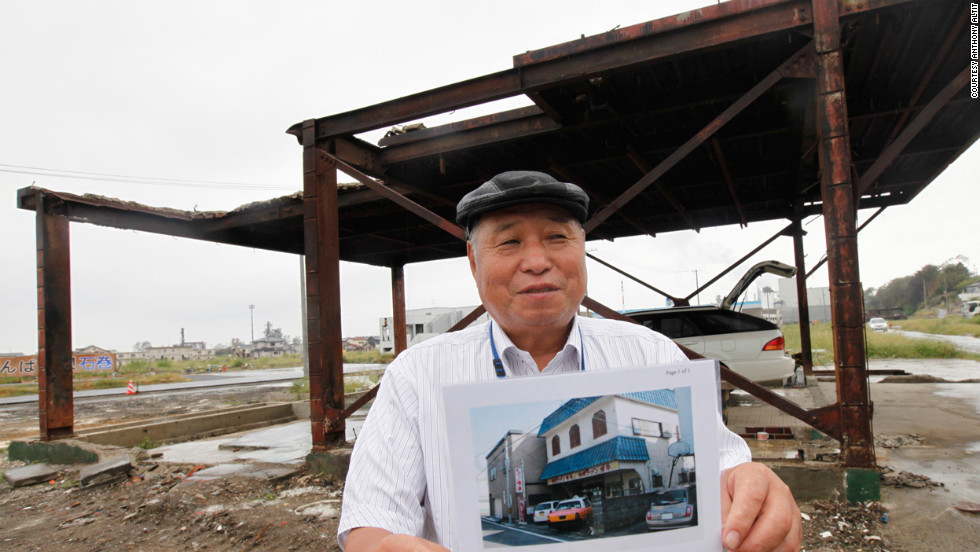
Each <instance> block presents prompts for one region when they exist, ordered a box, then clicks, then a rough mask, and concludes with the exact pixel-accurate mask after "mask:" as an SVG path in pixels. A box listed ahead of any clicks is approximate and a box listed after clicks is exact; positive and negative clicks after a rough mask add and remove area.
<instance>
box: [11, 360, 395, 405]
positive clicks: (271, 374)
mask: <svg viewBox="0 0 980 552" xmlns="http://www.w3.org/2000/svg"><path fill="white" fill-rule="evenodd" d="M383 367H384V366H383V365H379V364H345V365H344V373H354V372H359V371H363V370H374V369H379V368H383ZM302 377H303V367H302V366H298V367H295V368H269V369H266V370H242V371H238V372H212V373H210V374H208V373H194V374H187V378H188V379H190V380H191V381H187V382H181V383H158V384H154V385H141V386H140V387H139V392H140V394H145V393H171V392H175V391H189V390H193V389H202V388H209V387H231V386H242V385H275V384H279V385H282V386H287V385H289V384H290V383H291V382H292V381H293V380H295V379H299V378H302ZM125 394H126V388H125V387H118V388H115V389H89V390H85V391H75V393H74V397H75V398H76V399H83V398H90V397H111V396H114V395H125ZM37 399H38V396H37V395H21V396H18V397H6V398H0V405H11V404H26V403H36V402H37Z"/></svg>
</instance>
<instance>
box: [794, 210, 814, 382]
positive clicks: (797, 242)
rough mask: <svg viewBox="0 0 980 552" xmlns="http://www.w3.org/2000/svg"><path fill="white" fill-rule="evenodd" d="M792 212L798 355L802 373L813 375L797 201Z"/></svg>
mask: <svg viewBox="0 0 980 552" xmlns="http://www.w3.org/2000/svg"><path fill="white" fill-rule="evenodd" d="M797 206H798V207H797V209H796V210H795V213H794V214H793V255H794V257H795V258H796V304H797V312H798V313H799V319H800V355H801V356H802V357H803V358H802V364H803V374H804V375H806V376H812V375H813V345H812V344H811V343H810V301H809V297H808V296H807V291H806V260H805V259H804V256H803V225H802V221H801V218H802V216H801V215H802V213H801V209H800V208H799V207H800V205H799V201H797Z"/></svg>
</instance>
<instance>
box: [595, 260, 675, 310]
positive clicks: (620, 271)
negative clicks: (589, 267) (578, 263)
mask: <svg viewBox="0 0 980 552" xmlns="http://www.w3.org/2000/svg"><path fill="white" fill-rule="evenodd" d="M585 256H586V257H588V258H590V259H592V260H593V261H595V262H597V263H599V264H601V265H602V266H604V267H606V268H610V269H612V270H614V271H616V272H618V273H619V274H622V275H623V276H626V277H627V278H629V279H630V280H633V281H634V282H636V283H638V284H640V285H641V286H643V287H645V288H647V289H650V290H652V291H654V292H655V293H659V294H660V295H663V296H664V297H666V298H668V299H670V300H671V301H673V302H674V303H675V304H676V305H678V306H685V305H686V304H687V301H685V300H684V299H681V298H680V297H674V296H673V295H671V294H669V293H667V292H666V291H663V290H662V289H657V288H655V287H653V286H651V285H650V284H648V283H646V282H644V281H643V280H641V279H639V278H637V277H636V276H633V275H632V274H630V273H629V272H626V271H625V270H622V269H620V268H617V267H615V266H613V265H611V264H609V263H607V262H606V261H603V260H602V259H600V258H599V257H596V256H595V255H593V254H592V253H586V254H585Z"/></svg>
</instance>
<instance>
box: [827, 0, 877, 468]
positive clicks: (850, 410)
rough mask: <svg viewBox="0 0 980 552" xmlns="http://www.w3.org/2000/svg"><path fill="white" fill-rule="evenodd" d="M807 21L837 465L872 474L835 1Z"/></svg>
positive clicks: (860, 292) (854, 214)
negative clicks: (830, 329) (813, 64)
mask: <svg viewBox="0 0 980 552" xmlns="http://www.w3.org/2000/svg"><path fill="white" fill-rule="evenodd" d="M813 18H814V19H813V28H814V40H813V42H814V45H815V48H816V54H817V58H816V61H817V79H816V86H817V89H816V92H817V94H816V95H817V121H818V128H819V136H820V140H819V142H818V155H819V159H820V169H821V171H820V177H821V178H820V184H821V191H822V195H823V209H824V229H825V233H826V235H827V250H828V253H827V266H828V273H829V280H830V303H831V318H832V324H833V334H834V363H835V370H836V375H837V378H836V379H837V398H838V404H839V405H840V423H841V430H840V432H841V462H842V463H843V465H844V466H845V467H852V468H874V467H875V452H874V436H873V435H872V431H871V400H870V395H869V390H868V375H867V366H866V365H865V356H864V355H865V341H864V302H863V297H864V296H863V290H862V288H861V278H860V275H859V271H858V244H857V230H856V218H857V202H856V201H855V188H854V183H853V182H852V181H851V146H850V136H849V133H848V125H847V100H846V94H845V90H844V89H845V85H844V73H843V54H842V53H841V48H840V20H839V15H838V11H837V2H836V0H813Z"/></svg>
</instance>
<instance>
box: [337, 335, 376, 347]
mask: <svg viewBox="0 0 980 552" xmlns="http://www.w3.org/2000/svg"><path fill="white" fill-rule="evenodd" d="M380 341H381V340H380V339H379V338H378V337H376V336H373V335H369V336H363V337H348V338H346V339H344V350H345V351H373V350H375V349H377V348H378V343H380Z"/></svg>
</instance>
